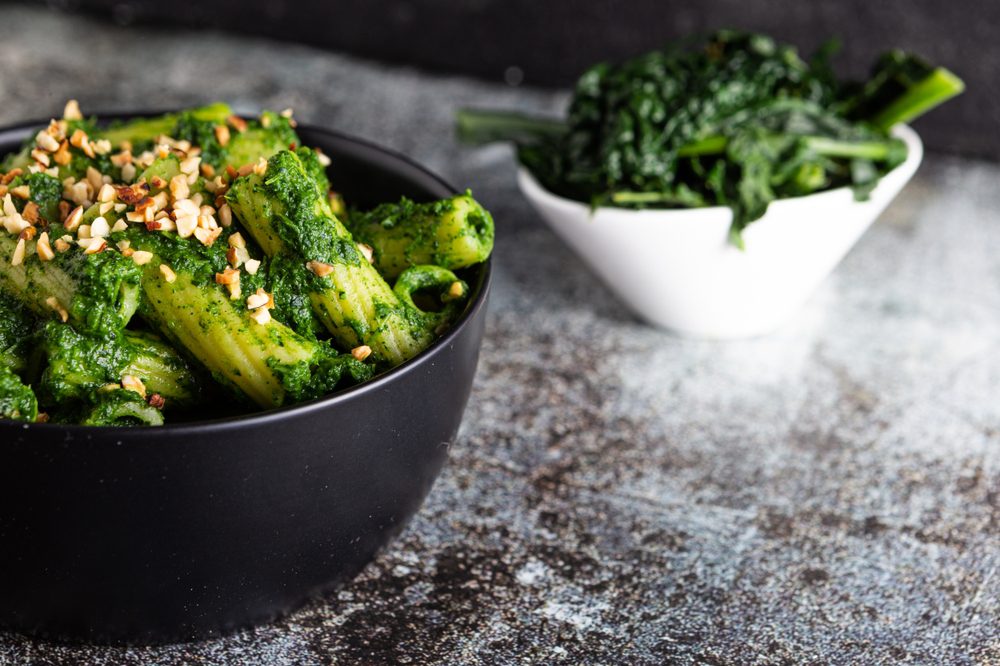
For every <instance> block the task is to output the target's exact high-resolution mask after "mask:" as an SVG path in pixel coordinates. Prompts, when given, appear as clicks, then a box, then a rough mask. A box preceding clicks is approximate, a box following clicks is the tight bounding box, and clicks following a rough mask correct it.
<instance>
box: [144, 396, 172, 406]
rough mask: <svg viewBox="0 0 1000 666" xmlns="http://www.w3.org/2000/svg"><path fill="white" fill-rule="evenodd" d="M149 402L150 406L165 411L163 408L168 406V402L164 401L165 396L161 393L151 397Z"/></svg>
mask: <svg viewBox="0 0 1000 666" xmlns="http://www.w3.org/2000/svg"><path fill="white" fill-rule="evenodd" d="M147 402H148V403H149V406H150V407H152V408H154V409H163V406H164V405H166V404H167V401H166V400H164V398H163V396H162V395H160V394H159V393H154V394H153V395H151V396H149V400H147Z"/></svg>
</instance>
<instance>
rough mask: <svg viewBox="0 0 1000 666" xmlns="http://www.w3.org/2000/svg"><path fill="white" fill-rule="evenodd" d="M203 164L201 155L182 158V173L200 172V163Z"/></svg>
mask: <svg viewBox="0 0 1000 666" xmlns="http://www.w3.org/2000/svg"><path fill="white" fill-rule="evenodd" d="M199 164H201V158H200V157H197V156H195V157H188V158H187V159H184V160H181V163H180V169H181V173H184V174H192V173H193V174H195V175H197V173H198V165H199Z"/></svg>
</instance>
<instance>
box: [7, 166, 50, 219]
mask: <svg viewBox="0 0 1000 666" xmlns="http://www.w3.org/2000/svg"><path fill="white" fill-rule="evenodd" d="M19 185H27V186H28V188H29V189H30V196H29V197H28V201H33V202H34V203H35V205H37V206H38V214H39V215H40V216H41V217H42V219H43V220H46V221H48V222H52V221H55V220H58V219H59V201H60V200H61V199H62V183H61V182H59V179H58V178H56V177H54V176H50V175H49V174H47V173H30V174H21V175H20V176H18V177H17V178H15V179H14V180H12V181H11V182H10V185H9V187H11V188H14V187H17V186H19ZM11 200H12V201H13V202H14V207H15V208H17V210H18V212H21V211H23V210H24V207H25V206H26V205H27V204H28V201H24V200H22V199H18V198H15V197H12V198H11Z"/></svg>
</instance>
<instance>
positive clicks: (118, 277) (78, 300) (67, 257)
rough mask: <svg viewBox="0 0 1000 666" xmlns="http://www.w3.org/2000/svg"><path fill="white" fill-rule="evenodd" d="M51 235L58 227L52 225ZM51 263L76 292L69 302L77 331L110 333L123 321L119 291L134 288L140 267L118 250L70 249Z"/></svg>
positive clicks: (121, 297) (114, 332)
mask: <svg viewBox="0 0 1000 666" xmlns="http://www.w3.org/2000/svg"><path fill="white" fill-rule="evenodd" d="M53 231H54V233H55V234H56V235H55V236H53V237H55V238H58V234H60V233H61V229H59V228H54V230H53ZM53 261H54V263H55V264H56V265H57V266H59V267H60V268H62V269H63V270H64V271H66V273H67V274H68V275H69V276H70V277H71V278H73V280H74V282H75V283H76V285H77V289H76V295H75V296H74V297H73V302H72V303H71V304H70V305H69V308H68V309H69V313H70V317H71V318H72V320H73V322H74V323H75V324H76V326H77V327H79V328H80V330H81V331H83V332H85V333H88V334H93V335H103V336H107V337H111V336H114V335H115V334H117V332H118V331H120V330H121V329H122V328H123V327H124V326H125V324H126V323H127V322H126V321H124V317H123V312H122V310H123V308H124V304H123V294H124V293H125V291H126V290H128V289H134V290H138V288H139V281H140V279H141V276H142V270H141V269H140V268H139V266H136V264H135V262H133V261H132V260H131V259H129V258H128V257H125V256H122V255H121V254H119V253H118V252H99V253H97V254H84V253H83V252H78V251H73V252H65V253H61V254H57V255H56V257H55V259H54V260H53Z"/></svg>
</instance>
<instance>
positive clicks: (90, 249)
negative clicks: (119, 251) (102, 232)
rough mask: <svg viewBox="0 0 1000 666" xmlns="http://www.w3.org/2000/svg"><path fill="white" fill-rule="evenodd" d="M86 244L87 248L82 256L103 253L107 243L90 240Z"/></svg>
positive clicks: (97, 239)
mask: <svg viewBox="0 0 1000 666" xmlns="http://www.w3.org/2000/svg"><path fill="white" fill-rule="evenodd" d="M89 241H90V242H89V243H87V248H86V249H85V250H84V251H83V253H84V254H97V253H98V252H104V250H106V249H107V247H108V243H107V241H105V240H104V239H103V238H91V239H89Z"/></svg>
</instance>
